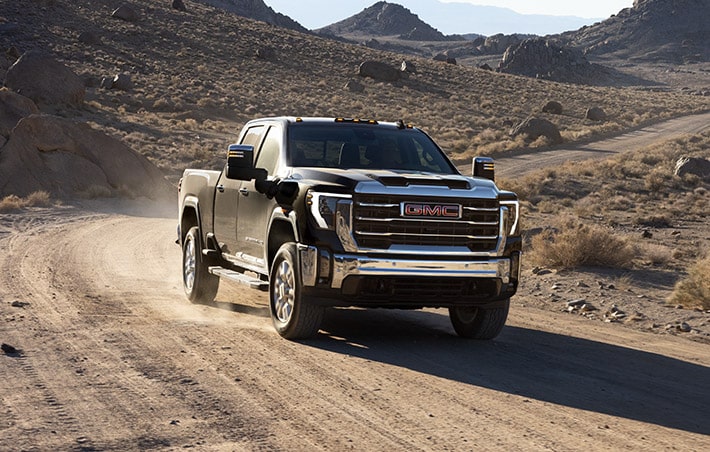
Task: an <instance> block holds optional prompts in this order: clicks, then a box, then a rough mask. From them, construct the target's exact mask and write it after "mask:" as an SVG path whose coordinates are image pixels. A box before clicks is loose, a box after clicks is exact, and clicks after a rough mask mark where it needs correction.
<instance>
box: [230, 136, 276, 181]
mask: <svg viewBox="0 0 710 452" xmlns="http://www.w3.org/2000/svg"><path fill="white" fill-rule="evenodd" d="M225 173H226V176H227V179H236V180H244V181H249V180H257V181H261V180H266V177H267V176H268V173H267V172H266V170H265V169H262V168H254V146H249V145H245V144H230V145H229V151H228V152H227V168H226V169H225Z"/></svg>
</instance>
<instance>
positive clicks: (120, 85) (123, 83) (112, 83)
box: [99, 74, 133, 91]
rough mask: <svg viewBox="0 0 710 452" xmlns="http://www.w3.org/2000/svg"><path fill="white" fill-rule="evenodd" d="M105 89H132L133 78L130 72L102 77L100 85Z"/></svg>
mask: <svg viewBox="0 0 710 452" xmlns="http://www.w3.org/2000/svg"><path fill="white" fill-rule="evenodd" d="M99 86H100V87H101V88H103V89H118V90H121V91H130V90H131V88H133V80H132V79H131V75H130V74H117V75H114V76H113V77H103V78H101V83H100V85H99Z"/></svg>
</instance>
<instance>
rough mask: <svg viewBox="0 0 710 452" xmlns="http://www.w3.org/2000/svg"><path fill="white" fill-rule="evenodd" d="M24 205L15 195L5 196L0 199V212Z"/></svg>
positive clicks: (11, 210) (10, 210) (18, 208)
mask: <svg viewBox="0 0 710 452" xmlns="http://www.w3.org/2000/svg"><path fill="white" fill-rule="evenodd" d="M24 206H25V204H24V200H23V199H22V198H20V197H19V196H16V195H8V196H5V197H4V198H3V199H2V200H1V201H0V212H14V211H17V210H20V209H22V208H23V207H24Z"/></svg>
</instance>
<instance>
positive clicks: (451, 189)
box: [178, 117, 521, 339]
mask: <svg viewBox="0 0 710 452" xmlns="http://www.w3.org/2000/svg"><path fill="white" fill-rule="evenodd" d="M473 168H474V169H473V173H474V174H473V176H472V177H466V176H463V175H461V174H460V173H459V172H458V171H457V169H456V167H455V166H454V165H453V164H452V163H451V161H450V160H449V159H448V158H447V157H446V155H445V154H444V152H443V151H442V150H441V149H440V148H439V147H438V146H437V145H436V144H435V143H434V141H433V140H432V139H431V138H430V137H429V136H428V135H427V134H426V133H424V132H423V131H422V130H420V129H418V128H416V127H413V126H411V125H408V124H405V123H404V122H402V121H398V122H394V123H392V122H389V123H384V122H377V121H374V120H360V119H349V118H331V119H326V118H294V117H279V118H265V119H257V120H253V121H250V122H248V123H247V124H246V125H245V126H244V128H243V130H242V131H241V133H240V135H239V139H238V143H237V144H233V145H230V146H229V150H228V157H227V164H226V166H225V167H224V169H223V170H222V171H207V170H199V169H187V170H185V172H184V175H183V177H182V179H181V181H180V187H179V190H178V192H179V193H178V196H179V217H178V219H179V226H178V243H179V244H180V245H181V246H182V255H183V258H182V262H183V265H182V269H183V270H182V273H183V282H184V289H185V293H186V294H187V296H188V298H189V299H190V300H191V301H193V302H202V303H210V302H212V301H213V300H214V298H215V296H216V293H217V289H218V285H219V280H220V278H225V279H230V280H233V281H238V282H241V283H245V284H248V285H250V286H251V287H253V288H257V289H260V290H264V291H268V292H269V306H270V311H271V317H272V320H273V324H274V327H275V328H276V330H277V331H278V333H279V334H280V335H281V336H283V337H285V338H287V339H299V338H306V337H310V336H312V335H314V334H316V333H317V332H318V330H319V327H320V324H321V321H322V319H323V313H324V310H325V308H326V307H332V306H358V307H378V308H401V309H420V308H424V307H434V308H448V310H449V316H450V319H451V322H452V324H453V327H454V329H455V331H456V333H457V334H458V335H460V336H462V337H468V338H476V339H491V338H494V337H496V336H497V335H498V334H499V333H500V331H501V330H502V328H503V326H504V324H505V322H506V319H507V316H508V308H509V305H510V297H511V296H512V295H514V294H515V292H516V290H517V286H518V278H519V275H520V255H521V237H520V221H519V220H520V208H519V204H518V199H517V197H516V195H515V194H514V193H511V192H508V191H502V190H499V189H498V188H497V187H496V185H495V183H494V182H493V179H494V163H493V160H491V159H490V158H477V159H474V165H473Z"/></svg>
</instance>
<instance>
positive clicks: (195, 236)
mask: <svg viewBox="0 0 710 452" xmlns="http://www.w3.org/2000/svg"><path fill="white" fill-rule="evenodd" d="M182 286H183V289H184V290H185V295H187V298H188V299H189V300H190V301H191V302H193V303H211V302H213V301H214V297H215V296H216V295H217V290H218V289H219V277H218V276H215V275H212V274H210V273H209V271H208V262H207V257H205V256H203V255H202V241H201V238H200V230H199V229H198V228H197V226H193V227H192V228H190V230H189V231H187V234H186V235H185V239H184V240H183V241H182Z"/></svg>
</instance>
